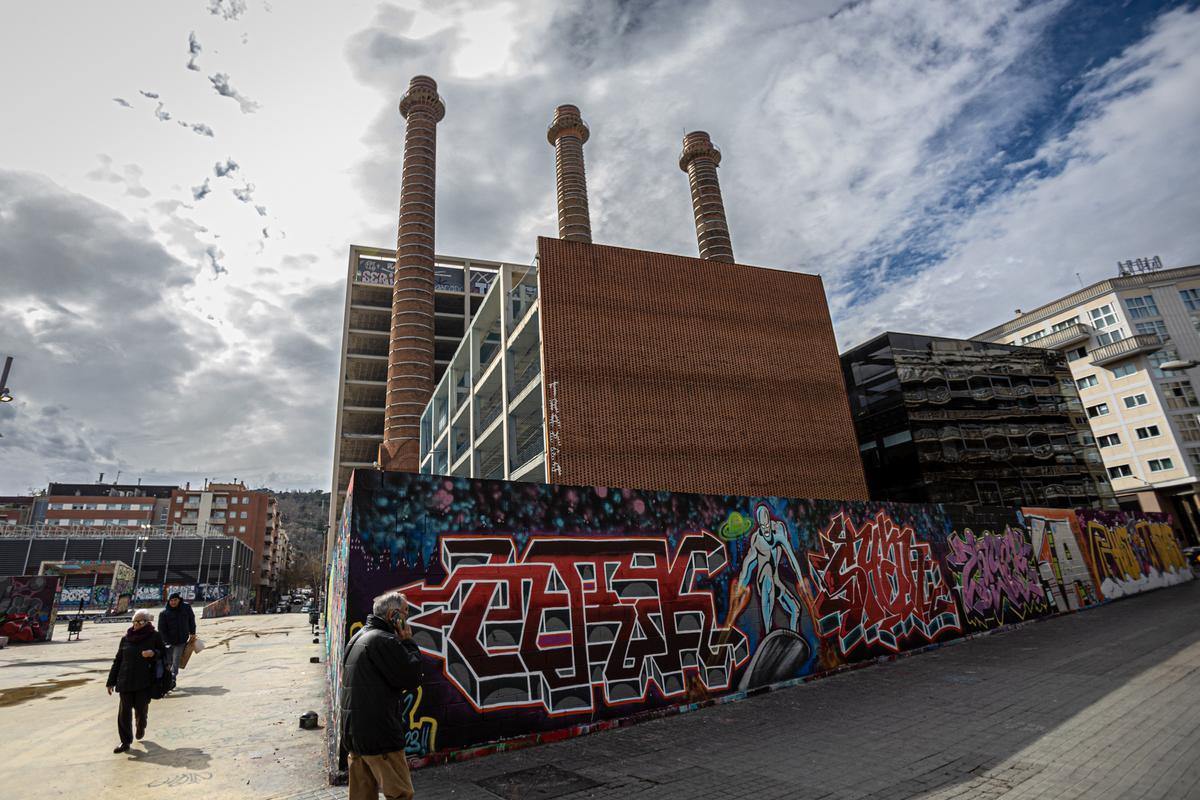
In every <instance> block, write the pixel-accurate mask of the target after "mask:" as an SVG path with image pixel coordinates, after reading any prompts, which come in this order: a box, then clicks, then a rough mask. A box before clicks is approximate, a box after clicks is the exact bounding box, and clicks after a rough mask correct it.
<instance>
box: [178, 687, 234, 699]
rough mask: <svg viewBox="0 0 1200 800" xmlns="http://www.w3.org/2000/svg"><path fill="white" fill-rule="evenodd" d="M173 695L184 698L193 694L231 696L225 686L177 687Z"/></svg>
mask: <svg viewBox="0 0 1200 800" xmlns="http://www.w3.org/2000/svg"><path fill="white" fill-rule="evenodd" d="M171 694H172V695H180V696H184V697H186V696H187V695H192V694H203V695H220V694H229V690H228V689H226V688H225V687H224V686H176V687H175V688H174V689H172V690H171Z"/></svg>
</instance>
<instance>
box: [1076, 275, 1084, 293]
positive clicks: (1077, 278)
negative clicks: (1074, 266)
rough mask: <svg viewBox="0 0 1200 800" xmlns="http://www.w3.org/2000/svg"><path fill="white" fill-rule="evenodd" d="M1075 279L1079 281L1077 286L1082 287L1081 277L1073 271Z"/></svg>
mask: <svg viewBox="0 0 1200 800" xmlns="http://www.w3.org/2000/svg"><path fill="white" fill-rule="evenodd" d="M1075 280H1077V281H1079V288H1080V289H1082V288H1083V277H1082V276H1081V275H1080V274H1079V273H1078V272H1076V273H1075Z"/></svg>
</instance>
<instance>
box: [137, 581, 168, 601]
mask: <svg viewBox="0 0 1200 800" xmlns="http://www.w3.org/2000/svg"><path fill="white" fill-rule="evenodd" d="M133 599H134V602H138V603H148V602H155V603H161V602H162V599H163V587H162V586H159V585H157V584H145V583H142V584H138V587H137V589H136V590H135V591H134V593H133Z"/></svg>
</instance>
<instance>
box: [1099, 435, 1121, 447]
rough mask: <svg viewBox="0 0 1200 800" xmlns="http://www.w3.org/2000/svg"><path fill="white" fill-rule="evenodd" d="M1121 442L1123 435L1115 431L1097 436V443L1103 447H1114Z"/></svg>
mask: <svg viewBox="0 0 1200 800" xmlns="http://www.w3.org/2000/svg"><path fill="white" fill-rule="evenodd" d="M1120 443H1121V437H1120V436H1119V435H1117V434H1115V433H1106V434H1104V435H1103V436H1099V437H1097V438H1096V444H1098V445H1100V446H1101V447H1112V446H1113V445H1117V444H1120Z"/></svg>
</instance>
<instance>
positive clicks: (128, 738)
mask: <svg viewBox="0 0 1200 800" xmlns="http://www.w3.org/2000/svg"><path fill="white" fill-rule="evenodd" d="M120 694H121V707H120V708H118V709H117V733H118V734H120V735H121V744H129V743H130V742H132V741H133V721H132V720H131V719H130V717H132V716H133V715H135V714H136V715H137V724H138V727H139V728H142V729H143V730H145V728H146V715H147V713H148V712H149V710H150V690H149V689H140V690H138V691H136V692H121V693H120Z"/></svg>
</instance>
